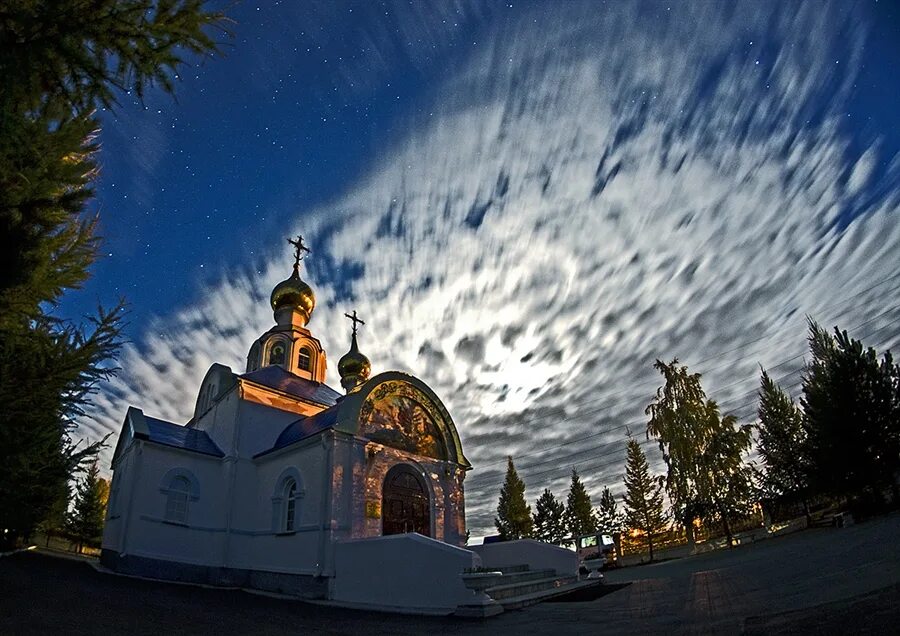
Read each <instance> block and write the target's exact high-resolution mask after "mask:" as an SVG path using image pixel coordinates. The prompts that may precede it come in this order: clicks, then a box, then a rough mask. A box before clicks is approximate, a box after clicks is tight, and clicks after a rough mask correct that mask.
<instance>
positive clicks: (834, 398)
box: [801, 320, 900, 504]
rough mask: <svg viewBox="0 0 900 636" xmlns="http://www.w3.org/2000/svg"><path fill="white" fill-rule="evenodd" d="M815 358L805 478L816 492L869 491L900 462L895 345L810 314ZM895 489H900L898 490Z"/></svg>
mask: <svg viewBox="0 0 900 636" xmlns="http://www.w3.org/2000/svg"><path fill="white" fill-rule="evenodd" d="M809 346H810V353H811V354H812V359H811V360H810V362H809V363H808V364H807V365H806V368H805V370H804V375H803V397H802V398H801V404H802V405H803V409H804V413H805V416H806V418H805V424H806V435H807V444H806V450H807V460H808V478H809V481H810V485H811V486H812V487H814V488H815V489H816V491H817V492H819V493H822V494H826V495H832V496H848V497H851V498H857V499H858V498H862V499H868V500H869V501H871V502H874V503H876V504H878V503H880V502H881V500H882V495H881V493H882V492H883V491H884V490H885V489H886V488H888V487H894V489H895V491H896V483H895V481H894V476H895V474H896V472H897V471H898V470H900V368H898V365H896V364H895V363H894V361H893V358H892V357H891V354H890V352H887V353H885V354H884V356H883V357H882V358H881V360H879V359H878V354H877V353H876V351H875V349H873V348H871V347H869V348H864V347H863V345H862V343H861V342H859V341H858V340H854V339H853V338H850V336H848V335H847V332H846V331H840V330H839V329H838V328H837V327H835V329H834V335H833V336H832V335H830V334H829V333H828V332H827V331H826V330H825V329H823V328H822V327H820V326H819V325H818V324H816V323H815V322H814V321H813V320H809ZM895 496H896V492H895Z"/></svg>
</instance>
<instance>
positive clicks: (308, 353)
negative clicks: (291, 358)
mask: <svg viewBox="0 0 900 636" xmlns="http://www.w3.org/2000/svg"><path fill="white" fill-rule="evenodd" d="M304 357H305V358H306V365H303V364H302V362H301V361H302V360H303V358H304ZM312 361H313V352H312V349H310V348H309V346H307V345H303V346H302V347H300V349H299V350H298V351H297V368H298V369H299V370H300V371H312Z"/></svg>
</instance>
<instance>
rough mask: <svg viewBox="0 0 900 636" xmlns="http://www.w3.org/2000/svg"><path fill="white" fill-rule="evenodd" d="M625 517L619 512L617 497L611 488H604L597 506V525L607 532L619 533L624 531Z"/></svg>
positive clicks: (611, 533)
mask: <svg viewBox="0 0 900 636" xmlns="http://www.w3.org/2000/svg"><path fill="white" fill-rule="evenodd" d="M623 523H624V519H623V518H622V514H621V513H620V512H619V507H618V505H617V504H616V498H615V497H613V494H612V492H610V490H609V488H604V489H603V492H602V493H601V494H600V505H599V506H598V507H597V525H598V526H599V528H600V530H601V531H602V532H603V533H605V534H610V535H613V534H617V533H620V532H622V525H623Z"/></svg>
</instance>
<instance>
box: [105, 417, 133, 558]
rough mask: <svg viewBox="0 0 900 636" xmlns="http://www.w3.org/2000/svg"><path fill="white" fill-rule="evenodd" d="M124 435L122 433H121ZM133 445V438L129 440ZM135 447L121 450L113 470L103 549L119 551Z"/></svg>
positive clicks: (125, 517) (128, 501)
mask: <svg viewBox="0 0 900 636" xmlns="http://www.w3.org/2000/svg"><path fill="white" fill-rule="evenodd" d="M123 434H124V433H123ZM127 443H129V444H133V438H129V440H128V442H127ZM136 455H137V447H135V446H127V447H125V448H123V449H122V453H121V455H120V456H119V458H118V463H117V464H116V466H115V468H114V470H113V478H112V482H111V484H110V493H109V503H108V506H107V508H106V522H105V523H104V525H103V544H102V545H103V548H104V549H107V550H115V551H116V552H119V551H121V549H122V543H123V539H124V532H125V529H126V519H127V518H128V512H129V503H130V501H131V489H132V487H133V484H134V465H135V456H136Z"/></svg>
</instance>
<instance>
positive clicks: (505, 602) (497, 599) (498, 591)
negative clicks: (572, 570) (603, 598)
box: [457, 565, 598, 617]
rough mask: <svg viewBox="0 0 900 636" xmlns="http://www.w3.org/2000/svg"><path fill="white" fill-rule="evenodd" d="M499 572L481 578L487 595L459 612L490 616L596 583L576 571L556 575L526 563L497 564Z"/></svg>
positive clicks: (463, 614) (460, 614)
mask: <svg viewBox="0 0 900 636" xmlns="http://www.w3.org/2000/svg"><path fill="white" fill-rule="evenodd" d="M497 569H498V571H499V572H501V574H498V575H497V576H495V577H491V579H490V580H489V581H485V582H483V585H485V587H482V588H480V589H484V593H485V594H486V595H487V596H486V597H484V596H483V597H482V599H484V602H482V603H481V604H480V605H478V604H473V605H472V606H467V607H461V608H459V610H458V611H457V615H459V616H473V617H474V616H479V617H485V616H491V615H493V614H495V613H498V612H501V611H506V610H514V609H520V608H522V607H527V606H529V605H534V604H535V603H540V602H541V601H545V600H547V599H549V598H553V597H555V596H560V595H562V594H568V593H569V592H574V591H575V590H580V589H582V588H586V587H591V586H594V585H597V584H598V581H597V580H596V579H591V580H579V578H578V575H577V574H571V575H558V574H556V572H555V571H554V570H531V569H529V567H528V566H527V565H514V566H504V567H502V568H497Z"/></svg>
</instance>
